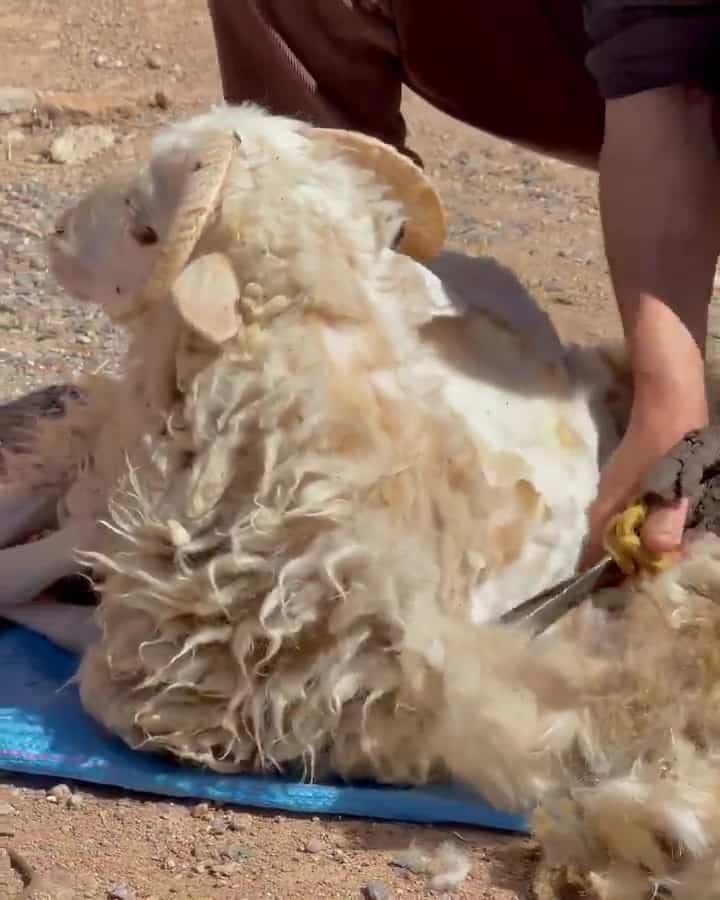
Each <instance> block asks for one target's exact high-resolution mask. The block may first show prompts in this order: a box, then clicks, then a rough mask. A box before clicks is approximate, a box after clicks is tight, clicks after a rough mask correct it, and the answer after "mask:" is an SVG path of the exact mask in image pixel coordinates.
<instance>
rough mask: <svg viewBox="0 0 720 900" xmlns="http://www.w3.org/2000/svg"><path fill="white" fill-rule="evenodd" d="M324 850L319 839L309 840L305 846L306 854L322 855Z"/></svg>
mask: <svg viewBox="0 0 720 900" xmlns="http://www.w3.org/2000/svg"><path fill="white" fill-rule="evenodd" d="M324 849H325V845H324V844H323V842H322V841H321V840H320V839H319V838H311V839H310V840H309V841H308V842H307V844H305V852H306V853H322V851H323V850H324Z"/></svg>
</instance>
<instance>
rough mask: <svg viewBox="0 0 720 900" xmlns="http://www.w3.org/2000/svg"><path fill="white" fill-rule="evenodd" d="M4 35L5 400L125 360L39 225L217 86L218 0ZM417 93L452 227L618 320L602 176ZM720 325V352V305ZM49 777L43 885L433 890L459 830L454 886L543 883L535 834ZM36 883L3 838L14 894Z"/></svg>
mask: <svg viewBox="0 0 720 900" xmlns="http://www.w3.org/2000/svg"><path fill="white" fill-rule="evenodd" d="M0 35H2V39H1V41H0V99H1V98H2V89H3V88H7V87H11V86H12V87H25V88H31V89H33V90H34V91H37V92H38V94H37V96H36V100H35V102H34V103H33V104H32V109H28V110H25V111H23V110H21V111H19V112H18V113H17V114H12V115H2V114H0V383H2V386H3V391H2V393H3V394H4V395H5V396H6V397H7V398H9V397H11V396H15V395H17V394H18V393H20V392H22V391H23V390H25V389H26V388H28V387H31V386H37V385H39V384H47V383H49V382H52V381H57V380H61V379H67V378H70V377H72V375H73V374H74V373H76V372H78V371H81V370H89V369H94V368H96V367H98V366H112V365H113V364H114V362H115V360H117V357H118V354H119V352H120V350H121V348H122V342H121V340H120V339H119V338H118V336H117V335H116V334H115V333H114V332H113V330H112V328H111V327H110V326H109V325H108V323H107V322H106V321H105V320H104V318H103V317H102V316H101V315H100V314H99V313H98V312H97V311H95V310H91V309H88V308H84V307H78V306H77V305H74V304H72V303H71V302H70V301H69V300H68V299H67V298H65V297H63V296H62V294H61V293H60V292H59V290H58V288H57V287H56V286H55V285H54V284H53V283H52V280H51V279H50V278H49V276H48V275H47V270H46V266H45V263H44V254H43V245H42V235H43V233H44V232H45V230H46V229H47V227H48V224H49V223H50V222H51V220H52V218H53V217H54V216H55V214H56V213H57V211H58V210H59V209H61V208H62V207H63V206H64V205H65V204H66V203H67V202H69V201H70V200H71V199H72V198H73V197H74V196H76V195H77V194H78V192H80V191H81V190H83V189H84V188H85V187H86V186H87V185H88V184H89V183H90V182H92V181H93V180H94V179H96V178H99V177H100V176H102V174H103V173H104V172H106V171H107V170H108V169H109V168H111V167H112V166H114V165H116V164H117V162H118V161H119V160H129V159H132V157H133V155H134V154H135V153H137V151H138V149H140V148H142V146H143V144H144V142H145V141H146V140H147V137H148V134H149V133H150V132H151V131H152V129H153V128H154V127H155V126H157V125H158V124H159V123H160V122H161V121H163V120H164V119H166V118H167V117H168V116H176V115H179V114H184V113H186V112H188V111H190V110H193V109H197V108H199V107H202V106H203V105H206V104H207V103H209V102H211V101H213V100H216V99H219V97H220V90H219V81H218V77H217V70H216V63H215V56H214V46H213V41H212V34H211V30H210V23H209V19H208V16H207V14H206V10H205V6H204V2H203V0H79V2H77V0H3V3H2V8H0ZM406 111H407V116H408V119H409V124H410V131H411V136H412V145H413V147H414V148H415V149H416V150H417V151H419V152H420V154H421V155H422V156H423V158H424V160H425V162H426V166H427V169H428V171H429V172H430V174H431V175H432V176H433V177H434V179H435V181H436V183H437V185H438V188H439V189H440V191H441V193H442V195H443V197H444V200H445V203H446V205H447V209H448V216H449V221H450V239H451V240H450V242H451V245H452V246H453V247H455V248H460V249H463V250H465V251H468V252H474V253H482V254H490V255H493V256H495V257H496V258H497V259H498V260H499V261H500V262H502V263H505V264H507V265H509V266H511V267H512V268H513V269H514V270H515V271H516V272H517V274H518V275H519V276H520V277H521V279H522V280H523V281H524V282H525V284H526V285H527V286H528V287H529V288H530V289H531V291H532V292H533V293H534V294H535V296H536V297H537V298H538V299H539V301H540V302H541V303H542V304H543V306H545V308H547V309H548V310H549V312H550V314H551V315H552V317H553V318H554V320H555V321H556V322H557V324H558V326H559V328H560V330H561V333H562V334H563V335H566V336H573V337H575V338H580V339H589V340H592V339H595V338H597V337H600V336H601V335H603V334H605V335H617V334H618V333H619V329H618V321H617V316H616V313H615V310H614V307H613V305H612V302H611V299H610V292H609V286H608V280H607V274H606V271H605V265H604V261H603V256H602V247H601V242H600V235H599V222H598V215H597V206H596V198H595V179H594V176H592V175H591V174H589V173H586V172H582V171H578V170H574V169H572V168H570V167H568V166H564V165H561V164H559V163H555V162H552V161H549V160H545V159H542V158H540V157H538V156H535V155H532V154H530V153H527V152H524V151H521V150H519V149H516V148H514V147H511V146H509V145H507V144H505V143H502V142H499V141H497V140H494V139H492V138H489V137H487V136H484V135H481V134H478V133H476V132H473V131H471V130H470V129H468V128H466V127H464V126H462V125H459V124H458V123H456V122H453V121H452V120H450V119H448V118H447V117H445V116H443V115H441V114H439V113H438V112H436V111H434V110H432V109H429V108H428V107H427V106H426V105H424V104H423V103H422V102H420V101H419V100H418V99H417V98H415V97H412V96H409V97H407V99H406ZM89 124H91V125H97V126H101V127H102V128H103V129H104V131H103V134H104V135H105V137H106V138H107V141H108V142H109V143H110V146H108V147H107V149H105V150H104V151H103V152H102V153H100V154H98V155H96V156H94V157H93V158H92V159H91V160H90V161H89V162H85V163H75V164H73V163H66V164H60V163H55V162H52V161H50V159H49V158H48V151H49V148H50V146H51V143H52V141H53V139H54V138H55V137H57V136H58V135H61V134H63V133H64V132H65V131H66V129H67V128H68V127H71V126H74V125H89ZM710 340H711V342H712V347H711V351H712V350H714V345H715V344H716V342H717V341H718V340H720V327H718V324H717V321H716V313H715V312H714V313H713V317H712V326H711V339H710ZM52 786H53V785H52V784H44V783H40V782H39V781H26V780H20V779H18V778H16V777H14V776H11V775H7V776H6V777H4V778H2V779H0V846H3V845H10V846H12V847H15V848H17V849H18V850H20V851H21V852H22V853H23V854H24V855H25V856H26V857H27V859H28V860H29V861H30V862H31V863H32V864H33V865H35V866H37V868H38V870H40V871H42V872H47V873H48V874H49V875H52V870H55V869H56V868H57V867H59V868H60V869H61V870H64V873H65V876H64V879H63V878H55V876H54V875H52V878H53V879H54V881H53V884H54V888H53V891H54V892H49V893H47V894H46V895H43V896H52V897H56V898H60V897H62V898H70V897H73V898H74V897H77V898H105V897H109V898H115V900H150V898H156V900H160V898H170V897H178V898H183V900H184V898H187V900H206V898H218V900H224V898H227V900H230V898H235V900H242V898H246V900H260V898H274V900H300V898H303V900H305V898H318V900H326V898H327V900H331V898H355V897H362V896H368V897H375V898H376V900H380V898H390V897H392V898H416V897H425V896H431V892H430V888H429V886H428V882H427V879H426V878H424V876H422V875H417V874H413V873H412V872H409V871H407V870H405V869H402V868H399V867H397V866H393V865H392V860H393V857H394V855H395V854H396V853H397V852H399V851H401V850H403V849H406V848H407V847H408V846H410V845H411V844H412V843H416V844H418V845H419V846H421V847H425V848H429V849H432V848H435V847H437V846H438V845H439V844H441V843H442V842H443V841H444V840H446V839H450V840H452V841H453V842H454V843H455V844H457V845H458V846H460V847H461V848H462V849H463V851H464V852H465V853H467V854H468V855H469V857H470V858H471V861H472V871H471V874H470V876H469V878H468V879H467V880H466V881H465V882H464V884H463V885H462V886H461V888H460V889H459V890H458V891H457V892H456V894H455V896H457V897H461V898H462V897H466V898H470V897H472V898H487V900H511V898H523V897H526V896H527V892H528V890H529V888H528V885H529V877H530V873H531V870H532V863H533V848H532V847H531V845H530V844H529V843H528V842H527V841H524V840H521V839H520V838H516V837H503V836H498V835H494V834H488V833H485V832H482V831H480V830H477V829H466V828H462V829H445V828H427V827H409V826H404V825H393V824H383V823H372V822H366V821H354V820H349V819H346V820H338V819H332V820H330V819H322V820H319V819H317V818H313V819H310V818H307V819H302V818H293V817H290V816H287V815H273V814H259V813H256V812H253V811H252V810H239V809H218V808H210V809H208V808H206V807H204V806H200V807H197V806H194V805H193V804H189V803H176V802H162V801H158V800H157V799H153V798H145V797H137V796H124V795H122V794H121V793H119V792H116V793H112V792H107V791H98V790H94V789H92V788H90V787H88V786H86V785H73V786H72V792H73V796H74V798H75V799H72V800H71V801H70V804H69V805H68V803H67V798H66V792H63V791H62V790H60V791H56V792H55V794H57V796H54V795H48V790H49V788H51V787H52ZM373 883H376V884H374V885H373ZM63 884H64V885H65V889H64V890H65V893H63V892H62V891H63V888H62V885H63ZM20 889H21V880H20V878H19V876H18V875H17V874H16V873H15V872H14V871H13V870H12V869H11V866H10V861H9V859H8V857H7V856H6V855H4V854H2V855H0V898H5V897H7V898H10V897H13V896H16V894H17V892H18V891H19V890H20ZM383 890H384V891H385V893H383ZM373 891H375V892H374V893H373ZM23 896H25V895H23ZM38 896H39V894H38ZM434 896H437V895H434Z"/></svg>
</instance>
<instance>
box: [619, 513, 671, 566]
mask: <svg viewBox="0 0 720 900" xmlns="http://www.w3.org/2000/svg"><path fill="white" fill-rule="evenodd" d="M647 514H648V507H647V504H646V503H645V502H644V501H643V500H636V501H635V502H634V503H632V504H631V505H630V506H628V507H627V509H626V510H625V511H624V512H621V513H619V514H618V515H617V516H615V518H613V519H612V520H611V522H610V524H609V525H608V527H607V529H606V531H605V539H604V544H605V550H606V552H607V553H609V554H610V556H612V558H613V559H614V560H615V562H616V563H617V565H618V567H619V568H620V570H621V571H622V572H623V573H624V574H625V575H642V574H645V575H657V574H658V573H659V572H662V571H663V570H664V569H667V567H668V566H669V565H670V563H671V562H672V559H673V557H672V554H671V553H651V552H650V551H649V550H648V549H647V547H645V546H644V545H643V542H642V541H641V540H640V529H641V528H642V526H643V523H644V522H645V519H646V518H647Z"/></svg>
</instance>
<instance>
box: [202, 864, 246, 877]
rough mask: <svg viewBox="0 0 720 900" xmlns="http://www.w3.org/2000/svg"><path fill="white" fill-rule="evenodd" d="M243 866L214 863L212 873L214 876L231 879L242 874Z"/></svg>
mask: <svg viewBox="0 0 720 900" xmlns="http://www.w3.org/2000/svg"><path fill="white" fill-rule="evenodd" d="M242 868H243V867H242V866H241V865H240V863H236V862H229V863H213V864H212V865H211V866H210V871H211V873H212V874H213V875H220V876H221V877H223V878H231V877H232V876H233V875H237V874H238V872H242Z"/></svg>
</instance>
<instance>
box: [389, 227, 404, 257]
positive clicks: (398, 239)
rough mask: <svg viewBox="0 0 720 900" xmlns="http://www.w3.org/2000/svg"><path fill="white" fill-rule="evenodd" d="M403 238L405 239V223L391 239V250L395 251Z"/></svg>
mask: <svg viewBox="0 0 720 900" xmlns="http://www.w3.org/2000/svg"><path fill="white" fill-rule="evenodd" d="M404 237H405V223H404V222H403V224H402V225H401V226H400V229H399V231H398V233H397V234H396V235H395V237H394V239H393V242H392V249H393V250H397V248H398V247H399V246H400V244H401V243H402V240H403V238H404Z"/></svg>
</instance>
